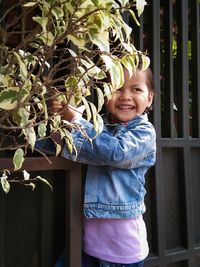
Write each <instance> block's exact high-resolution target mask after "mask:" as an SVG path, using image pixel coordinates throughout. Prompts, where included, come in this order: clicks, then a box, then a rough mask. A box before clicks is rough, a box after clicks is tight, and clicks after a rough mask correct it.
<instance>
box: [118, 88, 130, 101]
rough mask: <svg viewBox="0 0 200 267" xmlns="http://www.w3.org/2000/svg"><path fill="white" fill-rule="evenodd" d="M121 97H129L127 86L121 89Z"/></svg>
mask: <svg viewBox="0 0 200 267" xmlns="http://www.w3.org/2000/svg"><path fill="white" fill-rule="evenodd" d="M120 96H121V98H123V99H130V98H131V94H130V91H129V90H128V89H127V88H123V89H122V90H121V95H120Z"/></svg>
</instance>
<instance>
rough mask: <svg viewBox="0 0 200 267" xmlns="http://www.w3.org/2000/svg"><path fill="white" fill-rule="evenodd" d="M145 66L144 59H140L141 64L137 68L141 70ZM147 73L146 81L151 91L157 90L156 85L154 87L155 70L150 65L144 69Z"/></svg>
mask: <svg viewBox="0 0 200 267" xmlns="http://www.w3.org/2000/svg"><path fill="white" fill-rule="evenodd" d="M142 67H143V63H142V60H141V59H140V61H139V64H138V66H137V70H139V71H141V70H142ZM144 72H145V73H146V83H147V87H148V89H149V91H151V92H153V93H154V92H155V87H154V78H153V72H152V70H151V68H150V67H148V68H147V69H146V70H144Z"/></svg>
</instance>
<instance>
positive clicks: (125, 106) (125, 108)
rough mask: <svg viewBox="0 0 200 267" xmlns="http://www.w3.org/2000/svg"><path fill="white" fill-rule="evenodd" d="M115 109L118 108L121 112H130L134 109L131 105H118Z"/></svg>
mask: <svg viewBox="0 0 200 267" xmlns="http://www.w3.org/2000/svg"><path fill="white" fill-rule="evenodd" d="M117 108H118V109H122V110H130V109H131V110H132V109H134V108H135V107H134V106H132V105H118V106H117Z"/></svg>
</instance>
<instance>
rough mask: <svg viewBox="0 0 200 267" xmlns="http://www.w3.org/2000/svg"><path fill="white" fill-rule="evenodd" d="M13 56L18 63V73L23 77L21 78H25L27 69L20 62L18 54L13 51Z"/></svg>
mask: <svg viewBox="0 0 200 267" xmlns="http://www.w3.org/2000/svg"><path fill="white" fill-rule="evenodd" d="M13 54H14V56H15V57H16V59H17V61H18V63H19V67H20V73H21V75H22V76H23V78H26V77H27V74H28V72H27V68H26V65H25V63H24V62H23V61H22V59H21V56H20V55H19V54H17V53H16V52H15V51H13Z"/></svg>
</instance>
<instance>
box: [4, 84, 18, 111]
mask: <svg viewBox="0 0 200 267" xmlns="http://www.w3.org/2000/svg"><path fill="white" fill-rule="evenodd" d="M18 97H19V87H12V88H10V89H5V90H3V91H1V93H0V108H2V109H5V110H11V109H14V108H16V107H17V103H18Z"/></svg>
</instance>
